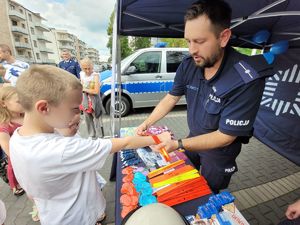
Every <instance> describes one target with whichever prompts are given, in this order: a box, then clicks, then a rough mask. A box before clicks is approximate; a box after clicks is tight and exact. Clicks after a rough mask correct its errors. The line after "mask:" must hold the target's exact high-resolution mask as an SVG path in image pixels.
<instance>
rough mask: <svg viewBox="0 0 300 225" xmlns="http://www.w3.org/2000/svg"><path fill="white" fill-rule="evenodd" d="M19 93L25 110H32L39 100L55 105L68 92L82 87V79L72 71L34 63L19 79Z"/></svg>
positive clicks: (17, 86)
mask: <svg viewBox="0 0 300 225" xmlns="http://www.w3.org/2000/svg"><path fill="white" fill-rule="evenodd" d="M16 88H17V93H18V97H19V101H20V104H21V105H22V106H23V108H24V110H25V111H31V110H32V108H33V106H34V104H35V103H36V102H37V101H39V100H46V101H48V102H49V104H52V105H54V106H57V105H59V103H61V101H62V100H63V99H64V98H65V96H66V92H67V91H69V90H74V89H80V90H81V89H82V85H81V83H80V81H79V80H78V79H77V78H76V77H75V76H74V75H73V74H71V73H69V72H67V71H65V70H63V69H60V68H57V67H55V66H49V65H33V66H31V67H29V69H27V70H25V71H24V72H23V73H22V74H21V76H20V77H19V79H18V81H17V85H16Z"/></svg>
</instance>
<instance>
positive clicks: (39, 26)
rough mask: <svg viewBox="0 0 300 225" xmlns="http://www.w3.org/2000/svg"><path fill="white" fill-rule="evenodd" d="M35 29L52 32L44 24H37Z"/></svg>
mask: <svg viewBox="0 0 300 225" xmlns="http://www.w3.org/2000/svg"><path fill="white" fill-rule="evenodd" d="M35 27H36V28H37V29H39V30H41V31H50V30H49V28H48V27H47V26H45V25H44V24H42V23H35Z"/></svg>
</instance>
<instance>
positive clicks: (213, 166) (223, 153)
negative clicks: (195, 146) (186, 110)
mask: <svg viewBox="0 0 300 225" xmlns="http://www.w3.org/2000/svg"><path fill="white" fill-rule="evenodd" d="M240 151H241V143H234V144H232V145H230V146H228V147H225V148H222V149H216V150H207V151H202V152H197V153H196V152H191V151H185V154H186V155H187V157H188V158H189V159H190V160H191V162H192V163H193V164H194V166H195V167H196V168H197V169H198V170H200V171H201V175H202V176H204V177H205V179H206V180H207V182H208V185H209V186H210V188H211V189H212V191H213V192H214V193H215V194H217V193H219V192H220V190H222V189H225V188H227V187H228V185H229V182H230V179H231V176H232V175H233V174H234V173H235V172H237V170H238V168H237V164H236V161H235V160H236V157H237V156H238V155H239V153H240Z"/></svg>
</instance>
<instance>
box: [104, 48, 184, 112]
mask: <svg viewBox="0 0 300 225" xmlns="http://www.w3.org/2000/svg"><path fill="white" fill-rule="evenodd" d="M188 55H189V52H188V49H187V48H145V49H139V50H137V51H136V52H134V53H133V54H132V55H130V56H128V57H126V58H125V59H123V60H122V61H121V82H122V85H121V89H122V91H121V92H122V96H121V102H120V104H119V102H116V104H117V107H116V108H117V109H118V107H120V110H121V115H122V116H126V115H128V113H129V112H130V111H131V109H134V108H141V107H151V106H156V105H157V103H158V102H159V101H160V100H161V99H162V98H163V97H164V96H165V95H166V94H167V93H168V92H169V90H170V89H171V88H172V85H173V81H174V77H175V73H176V70H177V68H178V66H179V64H180V63H181V61H182V59H183V58H184V57H186V56H188ZM101 80H102V84H103V85H102V87H101V90H100V91H101V95H102V100H103V105H104V107H105V110H106V112H107V113H109V111H110V104H111V102H110V96H111V71H110V72H108V71H105V72H104V73H101ZM178 104H186V102H185V99H183V98H182V99H181V100H180V101H179V102H178Z"/></svg>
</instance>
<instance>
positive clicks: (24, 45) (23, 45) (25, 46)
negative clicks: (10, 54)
mask: <svg viewBox="0 0 300 225" xmlns="http://www.w3.org/2000/svg"><path fill="white" fill-rule="evenodd" d="M15 47H16V48H22V49H31V45H30V44H28V43H25V42H15Z"/></svg>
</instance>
